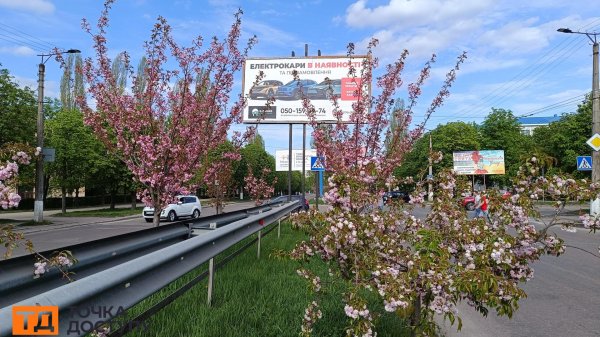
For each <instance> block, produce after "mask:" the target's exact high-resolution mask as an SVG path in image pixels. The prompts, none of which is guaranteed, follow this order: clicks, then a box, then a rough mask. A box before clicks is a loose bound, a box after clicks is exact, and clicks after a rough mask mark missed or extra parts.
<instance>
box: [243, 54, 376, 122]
mask: <svg viewBox="0 0 600 337" xmlns="http://www.w3.org/2000/svg"><path fill="white" fill-rule="evenodd" d="M365 58H366V57H365V56H355V57H353V58H352V59H349V58H348V57H347V56H339V57H305V58H292V57H290V58H260V59H247V60H246V62H245V63H244V72H243V81H242V92H243V94H244V95H245V96H246V97H248V104H247V106H246V108H245V110H244V116H243V120H244V123H256V121H257V119H260V123H267V124H273V123H308V122H309V119H308V116H307V115H306V109H304V107H303V106H302V97H303V96H306V97H308V98H310V100H311V103H312V104H313V105H314V107H315V110H316V119H317V121H319V122H335V121H336V120H337V119H336V117H334V115H333V109H334V107H333V104H332V103H331V96H332V95H335V96H336V97H337V98H338V105H339V108H340V110H341V111H342V112H343V114H342V121H344V122H347V121H348V120H349V116H350V112H351V111H352V104H353V103H354V102H356V101H357V97H356V90H357V89H358V88H359V86H360V85H361V79H360V78H352V77H350V76H348V70H349V69H350V67H351V66H352V67H354V69H356V73H357V74H360V72H361V70H362V68H363V61H364V60H365ZM294 70H295V71H297V73H298V77H299V79H298V80H294V75H293V72H294ZM261 72H262V73H263V76H262V79H261V81H259V82H258V83H255V82H256V79H257V77H258V76H259V75H260V73H261ZM364 85H365V87H364V88H365V90H368V91H369V92H370V87H369V85H370V83H365V84H364ZM269 98H274V99H275V102H273V103H271V104H270V105H267V100H268V99H269Z"/></svg>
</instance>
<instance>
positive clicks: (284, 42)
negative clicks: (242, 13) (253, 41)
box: [243, 19, 298, 46]
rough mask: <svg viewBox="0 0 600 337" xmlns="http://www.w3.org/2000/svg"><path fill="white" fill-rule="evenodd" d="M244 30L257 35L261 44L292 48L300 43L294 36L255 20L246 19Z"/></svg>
mask: <svg viewBox="0 0 600 337" xmlns="http://www.w3.org/2000/svg"><path fill="white" fill-rule="evenodd" d="M243 29H244V31H246V32H248V33H250V34H255V35H256V36H257V37H258V41H259V43H260V44H270V45H278V46H290V45H294V44H296V43H298V40H297V39H296V37H295V36H293V35H292V34H289V33H287V32H285V31H283V30H280V29H277V28H274V27H272V26H269V25H267V24H264V23H262V22H258V21H255V20H251V19H245V20H244V24H243Z"/></svg>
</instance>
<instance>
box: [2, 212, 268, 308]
mask: <svg viewBox="0 0 600 337" xmlns="http://www.w3.org/2000/svg"><path fill="white" fill-rule="evenodd" d="M270 207H271V206H270V205H263V206H258V207H251V208H246V209H241V210H237V211H232V212H228V213H223V214H218V215H211V216H207V217H202V218H199V219H188V220H182V221H178V222H175V223H170V224H165V225H161V226H159V227H154V228H148V229H143V230H140V231H136V232H131V233H126V234H121V235H116V236H111V237H107V238H104V239H98V240H94V241H89V242H85V243H80V244H75V245H70V246H66V247H61V248H57V249H52V250H48V251H44V252H41V253H40V254H41V255H43V256H46V257H49V256H51V255H52V253H53V252H56V251H63V250H68V251H71V252H72V253H73V255H74V256H75V257H76V258H77V259H78V262H77V263H76V264H75V265H74V266H73V267H72V268H70V269H69V271H71V272H73V273H74V274H73V276H72V278H73V279H74V280H77V279H81V278H83V277H86V276H89V275H92V274H95V273H97V272H99V271H102V270H105V269H108V268H110V267H113V266H116V265H118V264H121V263H124V262H126V261H129V260H133V259H135V258H137V257H140V256H143V255H145V254H148V253H150V252H153V251H156V250H159V249H162V248H164V247H167V246H170V245H172V244H174V243H177V242H181V241H184V240H187V239H188V238H189V237H190V235H191V234H192V232H193V231H194V230H195V229H200V230H202V229H208V228H209V227H210V224H214V225H215V227H216V228H218V227H221V226H224V225H227V224H229V223H232V222H234V221H237V220H241V219H244V218H247V217H248V215H249V214H256V213H258V212H261V211H265V210H267V209H270ZM35 262H37V258H36V256H35V255H33V254H30V255H25V256H21V257H17V258H12V259H8V260H0V308H2V307H6V306H7V305H9V304H12V303H16V302H18V301H21V300H23V299H26V298H29V297H32V296H35V295H37V294H41V293H43V292H46V291H48V290H50V289H53V288H56V287H58V286H61V285H63V284H64V283H65V282H66V280H65V279H64V278H62V274H61V273H60V272H59V271H58V270H57V269H56V268H53V269H51V270H50V271H48V272H46V273H44V274H43V275H42V276H41V277H40V278H39V279H34V278H33V269H34V268H33V264H34V263H35Z"/></svg>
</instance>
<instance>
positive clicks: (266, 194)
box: [244, 167, 277, 206]
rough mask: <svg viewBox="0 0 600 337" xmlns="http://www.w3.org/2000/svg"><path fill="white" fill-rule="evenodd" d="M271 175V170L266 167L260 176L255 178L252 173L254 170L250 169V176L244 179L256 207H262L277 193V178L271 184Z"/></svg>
mask: <svg viewBox="0 0 600 337" xmlns="http://www.w3.org/2000/svg"><path fill="white" fill-rule="evenodd" d="M270 173H271V170H270V169H269V168H266V167H265V168H263V170H262V172H261V174H260V176H255V175H254V173H252V168H251V167H248V175H247V176H246V177H245V178H244V183H245V184H246V190H247V191H248V194H249V195H250V197H251V198H252V200H254V203H255V204H256V206H259V205H262V204H263V203H264V202H265V200H267V199H269V198H270V197H271V196H272V195H273V193H274V192H275V184H277V177H275V178H273V181H272V182H271V183H269V182H268V176H269V174H270Z"/></svg>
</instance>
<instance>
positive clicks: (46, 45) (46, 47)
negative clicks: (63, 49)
mask: <svg viewBox="0 0 600 337" xmlns="http://www.w3.org/2000/svg"><path fill="white" fill-rule="evenodd" d="M0 31H5V32H7V33H9V34H12V35H16V36H17V37H19V38H20V39H21V41H28V43H29V44H33V45H37V46H39V48H41V49H42V50H49V49H52V48H54V45H52V44H50V43H48V42H46V41H44V40H42V39H40V38H37V37H35V36H33V35H30V34H27V33H25V32H23V31H21V30H19V29H17V28H15V27H11V26H9V25H7V24H4V23H0Z"/></svg>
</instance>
